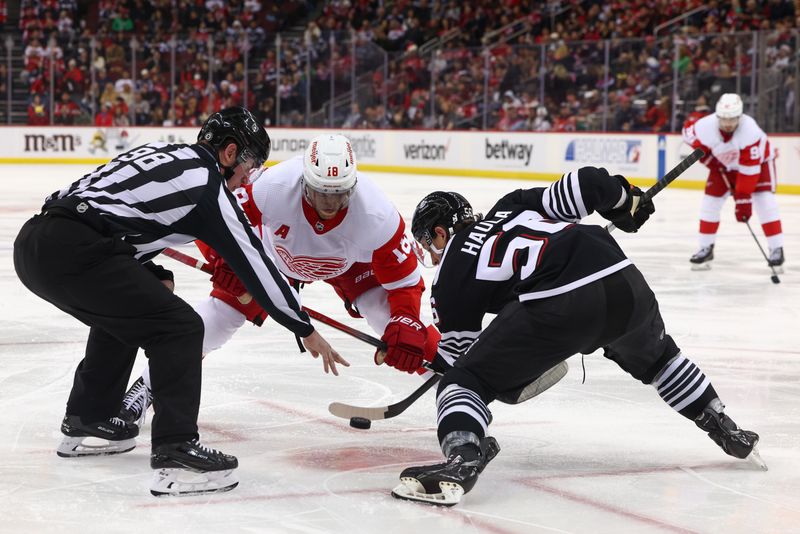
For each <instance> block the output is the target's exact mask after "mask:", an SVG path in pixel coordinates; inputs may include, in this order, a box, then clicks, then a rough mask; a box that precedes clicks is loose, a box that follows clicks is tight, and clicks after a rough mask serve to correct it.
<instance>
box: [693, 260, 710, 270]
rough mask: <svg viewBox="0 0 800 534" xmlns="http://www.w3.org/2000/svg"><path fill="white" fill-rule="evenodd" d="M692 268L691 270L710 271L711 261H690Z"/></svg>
mask: <svg viewBox="0 0 800 534" xmlns="http://www.w3.org/2000/svg"><path fill="white" fill-rule="evenodd" d="M691 265H692V270H693V271H710V270H711V262H710V261H707V262H705V263H692V264H691Z"/></svg>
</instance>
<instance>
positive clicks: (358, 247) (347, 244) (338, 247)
mask: <svg viewBox="0 0 800 534" xmlns="http://www.w3.org/2000/svg"><path fill="white" fill-rule="evenodd" d="M302 175H303V158H302V156H297V157H295V158H292V159H289V160H286V161H284V162H282V163H279V164H278V165H275V166H273V167H270V168H269V169H267V170H266V171H265V172H263V173H262V174H261V176H260V177H259V178H258V179H256V180H255V181H254V182H253V183H252V184H249V185H247V186H246V187H245V188H244V191H242V190H238V191H237V196H239V197H240V198H241V199H242V201H243V203H242V207H243V208H244V210H245V213H247V216H248V218H249V219H250V221H251V222H252V223H256V224H257V223H258V221H260V222H261V223H262V224H264V225H265V226H266V228H265V229H264V239H266V240H267V241H268V243H269V245H270V246H271V248H272V249H273V250H274V251H275V256H276V262H277V265H278V268H279V269H280V270H281V271H282V272H283V273H284V274H285V275H286V276H288V277H290V278H293V279H296V280H300V281H303V282H313V281H315V280H330V279H332V278H335V277H337V276H339V275H341V274H343V273H345V272H346V271H347V270H348V269H350V267H351V266H353V264H355V263H368V264H371V266H372V269H373V271H374V274H375V276H376V278H377V279H378V281H379V282H380V284H381V285H382V286H383V287H384V288H385V289H386V290H389V291H391V290H393V289H399V288H408V287H413V286H416V285H417V284H419V283H420V280H421V277H420V272H419V268H418V265H417V258H416V256H415V254H414V252H413V250H412V248H411V242H410V241H409V238H408V237H406V235H405V223H404V222H403V219H402V218H401V217H400V214H399V213H398V211H397V209H396V208H395V207H394V205H393V204H392V203H391V202H390V201H389V199H388V198H387V197H386V195H385V194H384V193H383V192H382V191H381V190H380V189H379V188H378V187H377V186H376V185H375V184H374V183H373V182H372V181H371V180H370V179H369V178H367V177H366V176H364V175H363V174H361V173H358V182H357V183H356V186H355V189H354V191H353V194H352V196H351V197H350V202H349V204H348V206H347V208H346V209H343V210H341V211H340V212H339V214H337V216H336V217H335V218H333V219H331V220H327V221H323V220H321V219H319V217H318V216H317V213H316V211H315V210H314V209H313V208H312V207H311V206H310V205H309V204H308V203H307V202H306V201H305V199H304V197H303V191H302V180H301V178H302ZM367 274H369V273H367Z"/></svg>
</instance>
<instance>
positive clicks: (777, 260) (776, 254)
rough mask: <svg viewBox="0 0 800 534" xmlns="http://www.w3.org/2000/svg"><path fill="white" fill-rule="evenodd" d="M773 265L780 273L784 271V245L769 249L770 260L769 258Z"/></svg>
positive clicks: (770, 263)
mask: <svg viewBox="0 0 800 534" xmlns="http://www.w3.org/2000/svg"><path fill="white" fill-rule="evenodd" d="M767 262H768V263H769V265H770V266H771V267H774V268H775V272H776V273H778V274H782V273H783V262H784V257H783V247H778V248H774V249H772V250H770V251H769V260H767Z"/></svg>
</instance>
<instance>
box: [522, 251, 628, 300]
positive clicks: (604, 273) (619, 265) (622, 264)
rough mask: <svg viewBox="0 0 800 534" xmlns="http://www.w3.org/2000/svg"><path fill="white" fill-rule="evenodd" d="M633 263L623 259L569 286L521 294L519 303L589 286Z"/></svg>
mask: <svg viewBox="0 0 800 534" xmlns="http://www.w3.org/2000/svg"><path fill="white" fill-rule="evenodd" d="M632 263H633V262H631V260H629V259H625V260H623V261H621V262H619V263H616V264H614V265H612V266H611V267H606V268H605V269H603V270H602V271H597V272H596V273H592V274H591V275H589V276H585V277H583V278H581V279H579V280H575V281H574V282H571V283H569V284H566V285H563V286H561V287H554V288H553V289H548V290H546V291H533V292H531V293H523V294H521V295H520V296H519V300H520V302H525V301H528V300H536V299H546V298H548V297H552V296H554V295H561V294H563V293H567V292H569V291H572V290H573V289H576V288H578V287H583V286H585V285H587V284H591V283H592V282H594V281H595V280H600V279H601V278H605V277H606V276H609V275H611V274H614V273H615V272H617V271H620V270H622V269H624V268H625V267H627V266H628V265H631V264H632Z"/></svg>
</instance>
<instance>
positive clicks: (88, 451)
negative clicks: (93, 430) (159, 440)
mask: <svg viewBox="0 0 800 534" xmlns="http://www.w3.org/2000/svg"><path fill="white" fill-rule="evenodd" d="M87 439H89V440H99V441H100V443H97V444H92V443H84V440H87ZM135 448H136V440H135V439H133V438H131V439H123V440H120V441H109V440H105V439H102V438H92V437H91V436H83V437H72V436H64V439H62V440H61V443H60V444H59V446H58V449H57V450H56V454H57V455H59V456H60V457H62V458H78V457H80V456H108V455H111V454H122V453H123V452H129V451H132V450H133V449H135Z"/></svg>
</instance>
